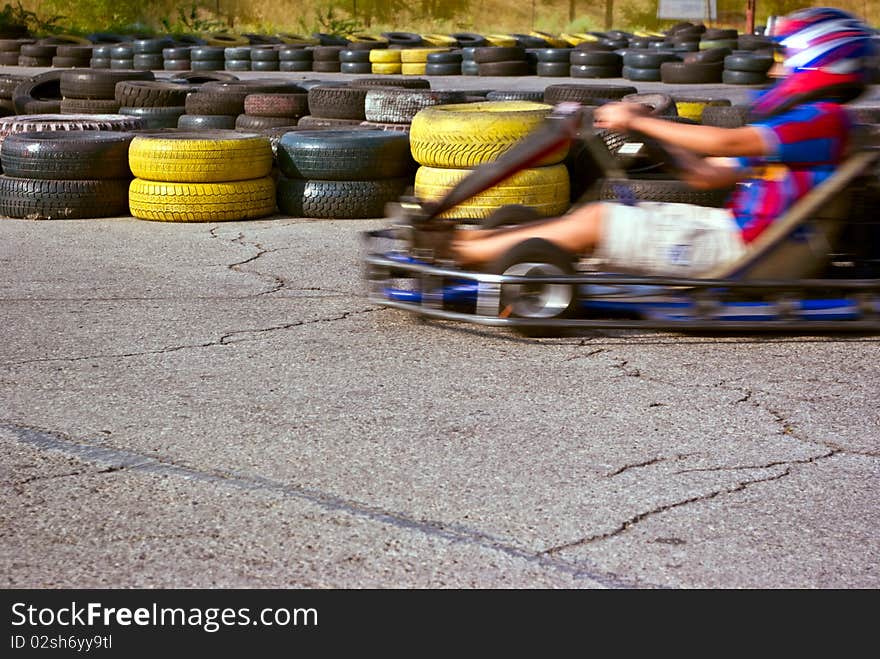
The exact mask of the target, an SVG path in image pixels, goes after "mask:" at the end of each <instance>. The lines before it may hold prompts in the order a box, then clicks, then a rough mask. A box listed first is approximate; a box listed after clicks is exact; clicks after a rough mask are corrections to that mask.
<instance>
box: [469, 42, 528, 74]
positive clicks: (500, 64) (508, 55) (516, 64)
mask: <svg viewBox="0 0 880 659" xmlns="http://www.w3.org/2000/svg"><path fill="white" fill-rule="evenodd" d="M474 61H475V62H476V63H477V74H478V75H481V76H527V75H529V62H528V58H527V57H526V49H525V48H522V47H520V46H487V47H484V48H475V49H474Z"/></svg>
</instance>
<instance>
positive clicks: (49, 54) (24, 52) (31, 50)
mask: <svg viewBox="0 0 880 659" xmlns="http://www.w3.org/2000/svg"><path fill="white" fill-rule="evenodd" d="M57 50H58V46H52V45H47V44H39V43H26V44H23V45H22V47H21V49H20V50H19V51H18V54H19V55H21V56H23V57H36V58H39V59H47V58H48V59H50V60H51V59H52V58H53V57H55V54H56V51H57Z"/></svg>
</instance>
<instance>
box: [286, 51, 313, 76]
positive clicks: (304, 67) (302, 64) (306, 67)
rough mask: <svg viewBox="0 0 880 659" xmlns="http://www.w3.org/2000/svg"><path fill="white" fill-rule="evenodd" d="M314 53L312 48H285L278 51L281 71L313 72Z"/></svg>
mask: <svg viewBox="0 0 880 659" xmlns="http://www.w3.org/2000/svg"><path fill="white" fill-rule="evenodd" d="M312 58H313V53H312V50H311V49H310V48H304V47H297V46H285V47H282V48H280V49H279V50H278V70H279V71H311V70H312Z"/></svg>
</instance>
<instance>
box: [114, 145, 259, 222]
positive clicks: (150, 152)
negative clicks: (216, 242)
mask: <svg viewBox="0 0 880 659" xmlns="http://www.w3.org/2000/svg"><path fill="white" fill-rule="evenodd" d="M129 166H130V168H131V171H132V173H133V174H134V176H135V177H136V178H135V179H134V180H132V182H131V185H130V187H129V192H128V202H129V208H130V212H131V214H132V215H133V216H134V217H136V218H139V219H143V220H158V221H164V222H224V221H234V220H252V219H257V218H261V217H265V216H267V215H271V214H272V213H274V212H275V183H274V181H273V179H272V177H271V175H270V174H271V171H272V148H271V146H270V144H269V140H268V138H266V137H263V136H261V135H257V134H254V133H239V132H236V131H227V130H217V131H211V132H205V131H194V132H188V131H180V132H175V133H167V134H161V135H150V134H142V135H137V136H136V137H135V138H134V139H133V140H132V142H131V146H130V148H129Z"/></svg>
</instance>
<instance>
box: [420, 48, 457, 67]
mask: <svg viewBox="0 0 880 659" xmlns="http://www.w3.org/2000/svg"><path fill="white" fill-rule="evenodd" d="M461 59H462V57H461V51H460V50H450V51H447V52H443V51H441V52H439V53H428V56H427V58H426V63H427V64H455V65H457V66H461Z"/></svg>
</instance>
